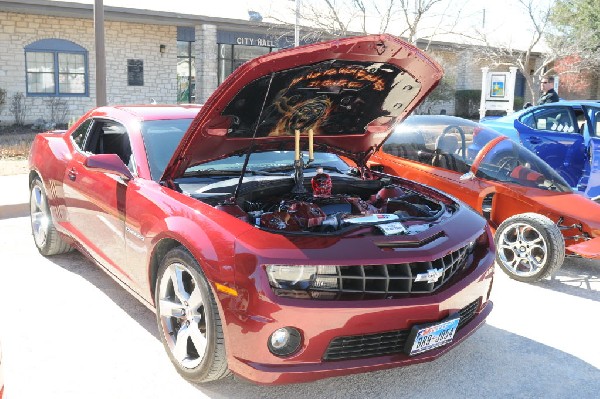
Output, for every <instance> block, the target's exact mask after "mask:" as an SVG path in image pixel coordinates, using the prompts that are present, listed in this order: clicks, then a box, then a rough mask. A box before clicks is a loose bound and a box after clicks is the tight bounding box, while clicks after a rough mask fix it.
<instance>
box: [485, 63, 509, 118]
mask: <svg viewBox="0 0 600 399" xmlns="http://www.w3.org/2000/svg"><path fill="white" fill-rule="evenodd" d="M509 70H510V72H494V71H490V70H489V68H488V67H484V68H481V72H482V79H481V102H480V107H479V118H480V119H483V118H484V117H485V114H486V112H487V111H492V110H493V111H505V112H506V114H512V113H513V109H514V104H515V80H516V77H517V68H516V67H510V68H509Z"/></svg>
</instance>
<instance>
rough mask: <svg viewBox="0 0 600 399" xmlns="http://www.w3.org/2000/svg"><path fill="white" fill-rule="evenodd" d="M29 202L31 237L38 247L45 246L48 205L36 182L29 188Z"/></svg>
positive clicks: (48, 218)
mask: <svg viewBox="0 0 600 399" xmlns="http://www.w3.org/2000/svg"><path fill="white" fill-rule="evenodd" d="M29 202H30V212H31V230H32V232H33V239H34V241H35V245H36V246H37V247H38V248H43V247H45V246H46V242H47V240H48V228H49V226H50V217H49V212H48V206H47V205H46V194H45V193H44V190H43V189H42V188H41V187H40V186H39V185H38V184H34V185H33V187H32V188H31V198H30V201H29Z"/></svg>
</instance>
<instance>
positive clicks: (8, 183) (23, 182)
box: [0, 174, 29, 220]
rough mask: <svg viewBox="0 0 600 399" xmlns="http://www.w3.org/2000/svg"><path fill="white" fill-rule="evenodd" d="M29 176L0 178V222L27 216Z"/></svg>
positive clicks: (20, 175)
mask: <svg viewBox="0 0 600 399" xmlns="http://www.w3.org/2000/svg"><path fill="white" fill-rule="evenodd" d="M28 179H29V175H27V174H19V175H10V176H0V220H1V219H9V218H15V217H20V216H27V215H29V181H28Z"/></svg>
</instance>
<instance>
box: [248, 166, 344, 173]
mask: <svg viewBox="0 0 600 399" xmlns="http://www.w3.org/2000/svg"><path fill="white" fill-rule="evenodd" d="M316 168H323V170H327V171H330V172H337V173H340V174H345V173H346V172H344V171H343V170H341V169H339V168H338V167H336V166H330V165H320V164H314V163H311V164H308V165H306V166H305V168H304V170H307V169H316ZM286 170H294V165H281V166H273V167H270V168H264V169H260V172H266V173H268V172H283V171H286ZM256 172H259V171H256Z"/></svg>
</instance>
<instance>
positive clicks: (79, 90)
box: [25, 39, 88, 96]
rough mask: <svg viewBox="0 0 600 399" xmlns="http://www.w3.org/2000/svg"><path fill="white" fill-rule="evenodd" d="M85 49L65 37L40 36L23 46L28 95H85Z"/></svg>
mask: <svg viewBox="0 0 600 399" xmlns="http://www.w3.org/2000/svg"><path fill="white" fill-rule="evenodd" d="M87 55H88V52H87V50H86V49H85V48H83V47H81V46H80V45H78V44H75V43H73V42H71V41H68V40H63V39H42V40H38V41H36V42H33V43H31V44H29V45H27V46H25V68H26V71H27V95H28V96H87V95H88V66H87Z"/></svg>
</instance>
